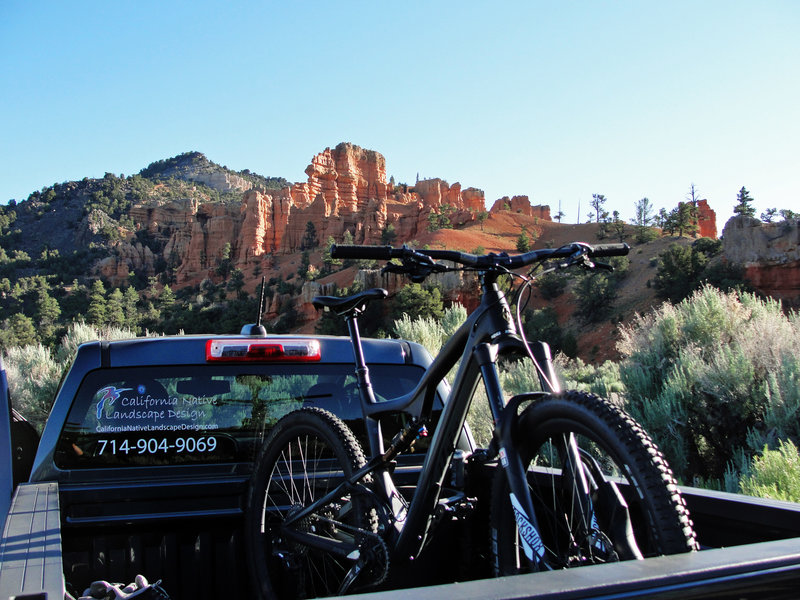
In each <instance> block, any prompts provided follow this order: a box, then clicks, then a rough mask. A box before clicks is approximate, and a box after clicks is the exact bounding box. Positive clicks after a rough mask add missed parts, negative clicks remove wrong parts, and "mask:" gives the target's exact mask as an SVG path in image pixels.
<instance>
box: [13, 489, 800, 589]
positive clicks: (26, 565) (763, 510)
mask: <svg viewBox="0 0 800 600" xmlns="http://www.w3.org/2000/svg"><path fill="white" fill-rule="evenodd" d="M683 493H684V497H685V498H686V500H687V503H688V504H689V507H690V510H691V511H692V516H693V519H694V521H695V525H696V527H697V530H698V537H699V539H700V540H701V542H703V543H704V546H705V544H706V543H708V542H715V543H718V542H724V543H725V544H726V547H718V548H710V547H706V549H704V550H702V551H700V552H696V553H693V554H682V555H676V556H665V557H658V558H649V559H645V560H643V561H633V562H623V563H617V564H611V565H602V566H590V567H583V568H581V569H572V570H565V571H556V572H549V573H537V574H532V575H520V576H516V577H506V578H503V579H500V580H496V579H478V580H472V581H462V582H460V583H452V584H439V585H431V586H426V587H417V586H413V583H412V587H409V588H404V589H400V590H393V591H384V592H372V593H370V594H364V595H363V596H364V597H366V596H368V597H370V598H375V599H376V600H378V599H380V600H401V599H406V598H408V599H409V600H410V599H412V598H414V599H421V600H425V599H428V598H430V599H434V598H437V599H440V598H443V597H445V598H449V597H458V598H459V599H460V600H469V599H471V598H475V599H495V600H512V599H523V598H531V599H533V598H536V599H538V600H551V599H553V600H555V599H559V600H566V599H598V600H599V599H611V598H654V599H661V598H664V599H666V598H681V599H682V600H688V599H692V598H718V599H722V598H730V599H734V598H735V599H747V598H754V599H755V598H787V599H788V598H797V595H798V590H800V505H796V504H791V503H785V502H777V501H769V500H761V499H755V498H750V497H747V496H740V495H735V494H726V493H722V492H709V491H707V490H699V489H696V488H684V489H683ZM209 520H210V521H214V522H215V523H216V524H215V525H214V526H207V525H206V526H202V527H203V528H202V532H200V533H198V527H200V526H201V523H198V522H197V521H194V522H193V521H191V520H189V521H187V523H186V528H185V529H184V531H183V533H181V528H180V527H175V526H174V525H173V526H172V527H171V528H170V531H169V533H162V534H155V533H154V530H151V531H147V528H146V527H145V528H144V529H142V528H141V527H136V528H135V531H134V529H133V528H132V527H131V526H130V525H128V526H120V527H118V528H117V529H116V530H115V528H114V527H111V528H105V529H103V530H101V532H100V534H99V535H92V534H91V533H89V532H84V533H77V532H75V533H70V530H71V529H72V528H68V529H67V530H66V531H65V530H64V529H62V527H61V518H60V514H59V494H58V484H56V483H29V484H22V485H20V486H19V487H18V489H17V492H16V494H15V497H14V501H13V502H12V510H11V512H10V514H9V517H8V519H7V521H6V527H5V531H4V533H3V540H2V544H0V565H2V569H0V598H1V599H2V600H6V598H16V599H18V600H22V599H25V598H29V599H31V600H33V599H35V600H44V599H45V598H50V599H52V598H62V597H63V589H64V588H63V580H62V573H63V572H64V569H65V568H66V569H67V571H69V569H70V568H71V569H73V570H74V569H78V570H80V569H85V570H86V571H92V572H94V573H97V572H105V573H109V574H110V573H113V572H114V571H116V572H117V573H122V572H144V573H147V572H148V569H151V572H153V571H156V572H160V570H162V569H164V570H165V573H167V574H170V572H172V573H173V581H172V582H171V584H170V585H167V584H166V583H165V587H166V589H167V591H168V592H169V593H170V594H171V595H172V597H173V598H176V599H178V598H197V597H207V598H239V597H247V596H246V594H247V593H248V584H247V578H246V573H244V572H243V568H242V566H241V563H240V562H239V561H238V560H237V557H238V556H240V553H241V549H240V547H239V545H238V539H239V535H240V532H238V526H237V525H235V524H234V523H235V521H236V519H233V520H232V521H229V522H228V525H229V526H231V525H232V527H229V526H226V525H225V522H226V519H221V520H220V519H216V518H212V519H209ZM154 536H155V537H154ZM148 538H150V540H151V543H148V542H147V540H148ZM764 540H769V541H764ZM167 563H172V566H171V567H170V566H169V565H168V564H167ZM174 572H182V573H184V574H189V575H190V576H188V577H180V579H179V580H176V579H175V578H174ZM451 575H452V574H451ZM110 579H112V580H113V579H114V578H113V577H110ZM354 597H356V598H358V597H361V596H354Z"/></svg>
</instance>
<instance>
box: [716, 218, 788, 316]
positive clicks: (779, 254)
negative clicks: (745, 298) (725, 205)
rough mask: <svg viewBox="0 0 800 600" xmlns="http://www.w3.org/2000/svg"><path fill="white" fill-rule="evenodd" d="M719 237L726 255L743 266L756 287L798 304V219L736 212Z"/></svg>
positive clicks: (768, 293)
mask: <svg viewBox="0 0 800 600" xmlns="http://www.w3.org/2000/svg"><path fill="white" fill-rule="evenodd" d="M722 240H723V253H724V257H725V259H726V260H727V261H729V262H730V263H733V264H736V265H740V266H742V267H744V269H745V276H746V277H747V279H748V281H750V283H751V284H752V285H753V286H754V287H755V288H756V289H758V290H759V291H761V292H763V293H764V294H767V295H769V296H772V297H774V298H778V299H780V300H783V301H784V302H785V303H786V304H787V305H789V306H793V307H797V306H798V305H800V220H796V219H795V220H790V221H781V222H779V223H763V222H761V221H759V220H758V219H754V218H751V217H744V216H737V217H734V218H732V219H730V220H729V221H728V222H727V223H726V224H725V228H724V229H723V231H722Z"/></svg>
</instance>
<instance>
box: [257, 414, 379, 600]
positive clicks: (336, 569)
mask: <svg viewBox="0 0 800 600" xmlns="http://www.w3.org/2000/svg"><path fill="white" fill-rule="evenodd" d="M365 462H366V461H365V459H364V454H363V452H362V450H361V446H360V445H359V443H358V441H357V440H356V439H355V437H354V436H353V433H352V432H351V431H350V429H349V428H348V427H347V426H346V425H345V424H344V423H343V422H342V421H341V420H340V419H339V418H338V417H336V416H334V415H333V414H331V413H329V412H327V411H325V410H322V409H318V408H310V409H309V408H307V409H303V410H299V411H296V412H293V413H290V414H288V415H286V416H285V417H284V418H282V419H281V420H280V421H278V423H277V424H276V425H275V427H274V428H273V429H272V431H271V432H270V434H269V436H268V437H267V439H266V440H265V441H264V444H263V446H262V448H261V451H260V453H259V456H258V458H257V460H256V463H255V467H254V473H253V477H252V480H251V484H250V493H249V500H248V507H247V528H246V536H247V541H248V551H249V552H248V554H249V557H248V558H249V561H250V571H251V574H252V577H253V581H254V584H255V585H254V587H255V588H256V589H257V590H258V593H259V597H260V598H264V599H266V598H270V599H273V598H276V597H277V598H313V597H317V596H330V595H335V594H337V593H339V591H340V588H341V586H342V584H343V582H344V581H346V579H347V578H348V577H350V578H353V577H354V576H355V574H356V572H358V571H359V568H360V567H359V568H357V569H355V570H354V569H353V567H354V566H355V565H356V563H357V562H358V559H359V558H362V561H363V559H364V555H365V553H369V552H370V551H371V549H373V548H376V547H378V549H379V550H380V548H381V543H382V542H381V540H380V539H379V538H377V535H376V534H375V531H376V529H377V519H376V518H375V516H374V511H373V510H370V509H369V506H368V505H369V502H368V499H367V498H366V497H365V495H364V494H359V493H355V492H354V491H353V490H352V489H344V490H343V491H342V492H341V494H339V495H337V496H336V497H335V498H333V499H332V500H331V501H330V502H328V503H326V504H324V505H323V506H321V507H320V508H319V509H318V510H316V511H315V512H313V513H311V514H310V515H308V516H306V517H305V518H303V519H302V520H301V521H299V522H297V523H296V524H294V525H292V526H291V527H292V528H293V529H292V530H296V531H300V532H301V533H310V534H314V535H315V536H318V537H319V538H324V539H323V540H322V541H323V542H324V541H326V540H327V542H329V543H330V544H331V545H332V546H337V547H338V548H340V549H344V554H351V556H350V557H349V558H348V557H347V556H345V555H341V554H342V552H339V553H336V552H330V551H325V550H322V549H319V548H315V547H312V546H310V545H306V544H304V543H303V541H302V540H298V539H297V537H296V536H295V537H292V536H291V530H288V529H287V527H286V526H284V521H285V520H286V519H287V518H288V517H291V516H292V515H295V514H297V513H298V512H299V511H300V510H302V509H303V508H304V507H306V506H308V505H310V504H311V503H312V502H314V501H315V500H317V499H318V498H321V497H323V496H324V495H326V494H327V493H328V492H330V491H332V490H333V489H334V488H335V487H336V486H337V485H339V484H340V483H341V482H342V481H343V480H344V479H345V478H347V477H348V476H350V475H351V474H352V473H353V472H355V471H356V470H358V469H359V468H361V467H362V466H363V465H364V464H365ZM354 550H356V552H353V551H354ZM378 558H380V557H378ZM372 562H373V563H374V562H375V560H374V557H373V560H372ZM366 572H367V575H369V573H370V569H366ZM361 579H364V575H363V574H362V577H361ZM348 581H349V580H348ZM359 583H364V582H363V581H361V580H358V581H355V584H356V585H358V584H359ZM354 587H355V586H354Z"/></svg>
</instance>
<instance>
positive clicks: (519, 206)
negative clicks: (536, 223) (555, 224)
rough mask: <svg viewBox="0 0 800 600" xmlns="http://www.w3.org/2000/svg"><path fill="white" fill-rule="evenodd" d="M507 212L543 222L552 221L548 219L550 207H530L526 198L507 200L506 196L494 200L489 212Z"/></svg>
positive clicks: (529, 202) (515, 197) (519, 197)
mask: <svg viewBox="0 0 800 600" xmlns="http://www.w3.org/2000/svg"><path fill="white" fill-rule="evenodd" d="M501 210H508V211H511V212H515V213H521V214H523V215H527V216H529V217H537V218H539V219H542V220H543V221H552V219H551V218H550V207H549V206H547V205H546V204H545V205H541V204H540V205H537V206H531V201H530V199H529V198H528V197H527V196H514V197H513V198H511V199H510V200H509V198H508V196H503V197H502V198H499V199H497V200H495V202H494V204H493V205H492V208H491V210H490V211H489V212H498V211H501Z"/></svg>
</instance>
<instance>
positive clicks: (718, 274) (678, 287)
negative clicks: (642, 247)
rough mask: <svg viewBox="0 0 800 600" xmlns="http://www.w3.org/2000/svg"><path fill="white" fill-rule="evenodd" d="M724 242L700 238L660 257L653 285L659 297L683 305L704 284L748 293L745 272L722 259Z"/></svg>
mask: <svg viewBox="0 0 800 600" xmlns="http://www.w3.org/2000/svg"><path fill="white" fill-rule="evenodd" d="M721 253H722V241H721V240H712V239H710V238H699V239H697V240H695V241H694V243H692V245H691V246H686V245H681V244H678V243H674V244H672V245H671V246H670V247H669V248H668V249H667V250H665V251H664V252H662V253H661V254H660V255H659V257H658V272H657V274H656V277H655V280H654V282H653V285H654V287H655V289H656V293H657V294H658V296H659V297H660V298H663V299H665V300H669V301H670V302H673V303H674V302H680V301H681V300H683V299H684V298H686V297H687V296H689V294H691V293H692V292H693V291H695V290H697V289H699V288H700V287H701V286H702V285H704V284H710V285H713V286H714V287H717V288H719V289H722V290H747V289H748V286H747V284H746V283H745V282H744V278H743V270H742V269H741V268H739V267H735V266H732V265H728V264H727V263H724V262H722V261H720V260H713V259H714V258H715V257H718V256H719V255H720V254H721Z"/></svg>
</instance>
